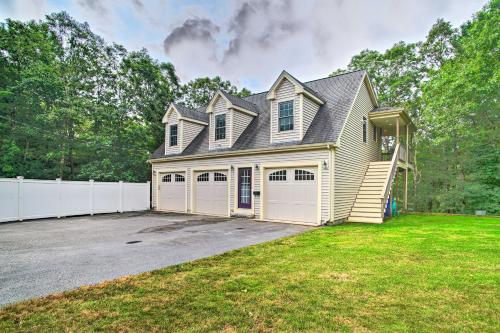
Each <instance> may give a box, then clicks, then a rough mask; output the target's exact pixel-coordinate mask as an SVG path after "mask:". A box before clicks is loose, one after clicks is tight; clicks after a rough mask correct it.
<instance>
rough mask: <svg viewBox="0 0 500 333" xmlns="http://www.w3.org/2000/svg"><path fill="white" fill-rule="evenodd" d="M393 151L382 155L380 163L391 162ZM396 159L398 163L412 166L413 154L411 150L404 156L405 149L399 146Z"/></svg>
mask: <svg viewBox="0 0 500 333" xmlns="http://www.w3.org/2000/svg"><path fill="white" fill-rule="evenodd" d="M394 151H395V150H392V149H391V150H389V152H384V153H382V161H391V160H392V158H393V157H394ZM397 157H398V161H400V162H403V163H407V164H410V165H413V161H414V152H413V150H412V149H410V150H408V155H406V147H404V146H401V145H400V147H399V152H398V155H397Z"/></svg>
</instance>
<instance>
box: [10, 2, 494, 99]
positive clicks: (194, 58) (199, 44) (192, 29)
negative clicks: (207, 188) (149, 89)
mask: <svg viewBox="0 0 500 333" xmlns="http://www.w3.org/2000/svg"><path fill="white" fill-rule="evenodd" d="M486 2H487V1H486V0H232V1H230V0H212V1H209V0H184V1H181V0H0V21H4V20H5V19H6V18H12V19H17V20H22V21H26V20H31V19H35V20H39V19H43V18H44V16H45V15H47V14H50V13H52V12H58V11H62V10H64V11H66V12H68V13H69V14H70V15H71V16H72V17H74V18H75V19H76V20H78V21H80V22H84V21H85V22H88V23H89V25H90V27H91V29H92V30H93V31H94V32H96V33H97V34H99V35H100V36H101V37H103V38H104V39H105V40H106V41H107V42H108V43H113V42H114V43H118V44H121V45H123V46H125V47H126V48H127V49H128V50H129V51H132V50H140V49H142V48H146V49H147V50H148V52H149V54H150V55H151V56H152V57H153V58H155V59H158V60H159V61H170V62H172V63H173V64H174V66H175V68H176V72H177V75H178V76H179V77H180V79H181V81H182V82H187V81H189V80H192V79H194V78H197V77H204V76H210V77H213V76H215V75H219V76H221V77H222V78H223V79H226V80H230V81H231V82H232V83H233V84H235V85H236V86H238V87H240V88H242V87H246V88H249V89H250V90H251V91H253V92H259V91H264V90H267V89H269V87H270V86H271V85H272V83H273V81H274V80H275V79H276V78H277V76H278V75H279V73H280V72H281V71H282V70H283V69H285V70H287V71H288V72H290V73H291V74H292V75H294V76H295V77H297V78H298V79H300V80H301V81H308V80H313V79H317V78H321V77H325V76H328V74H329V73H331V72H332V71H334V70H336V69H337V68H345V66H346V65H347V64H348V63H349V60H350V58H351V57H352V56H353V55H355V54H357V53H359V52H360V51H361V50H363V49H373V50H378V51H384V50H386V49H387V48H390V47H391V46H392V45H393V44H394V43H396V42H398V41H401V40H402V41H405V42H415V41H419V40H423V39H424V38H425V36H426V34H427V32H428V31H429V29H430V28H431V26H432V24H433V23H434V22H435V21H436V20H437V19H438V18H443V19H445V20H447V21H450V22H451V23H452V24H453V25H454V26H455V27H458V26H460V25H461V24H462V23H464V22H465V21H467V20H469V19H470V18H471V17H472V15H473V14H474V13H475V12H477V11H478V10H480V9H481V8H482V7H483V6H484V5H485V4H486Z"/></svg>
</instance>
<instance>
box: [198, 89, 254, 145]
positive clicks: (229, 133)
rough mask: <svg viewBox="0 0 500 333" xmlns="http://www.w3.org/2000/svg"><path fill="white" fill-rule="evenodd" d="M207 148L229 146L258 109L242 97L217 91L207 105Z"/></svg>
mask: <svg viewBox="0 0 500 333" xmlns="http://www.w3.org/2000/svg"><path fill="white" fill-rule="evenodd" d="M206 112H207V114H208V119H209V121H208V122H209V140H208V143H209V149H223V148H231V147H232V146H233V145H234V143H235V142H236V140H238V138H239V137H240V135H241V133H243V131H244V130H245V129H246V128H247V126H248V125H249V124H250V122H251V121H252V120H253V118H254V117H256V116H257V114H258V110H257V106H256V105H255V104H252V103H250V102H248V101H246V100H244V99H242V98H239V97H236V96H233V95H230V94H228V93H226V92H224V91H222V90H220V91H218V92H217V93H216V94H215V95H214V97H213V98H212V100H211V101H210V103H209V104H208V106H207V111H206Z"/></svg>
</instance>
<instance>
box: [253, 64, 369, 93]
mask: <svg viewBox="0 0 500 333" xmlns="http://www.w3.org/2000/svg"><path fill="white" fill-rule="evenodd" d="M356 72H366V69H356V70H353V71H346V72H343V73H338V74H335V75H332V76H325V77H322V78H319V79H314V80H310V81H305V82H302V81H299V82H301V83H303V84H306V83H311V82H316V81H320V80H326V79H331V78H332V77H337V76H341V75H347V74H352V73H356ZM287 73H288V72H287ZM296 80H298V79H296ZM268 92H269V90H266V91H261V92H258V93H255V94H250V95H248V96H246V97H243V98H247V97H250V96H255V95H260V94H265V93H268Z"/></svg>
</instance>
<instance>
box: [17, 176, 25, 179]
mask: <svg viewBox="0 0 500 333" xmlns="http://www.w3.org/2000/svg"><path fill="white" fill-rule="evenodd" d="M16 178H17V179H24V176H17V177H16Z"/></svg>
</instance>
